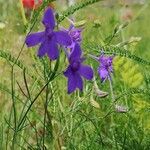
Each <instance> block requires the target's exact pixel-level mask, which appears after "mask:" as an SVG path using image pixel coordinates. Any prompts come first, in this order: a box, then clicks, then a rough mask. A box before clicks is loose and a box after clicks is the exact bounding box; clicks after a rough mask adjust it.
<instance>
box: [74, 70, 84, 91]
mask: <svg viewBox="0 0 150 150" xmlns="http://www.w3.org/2000/svg"><path fill="white" fill-rule="evenodd" d="M75 78H76V84H77V87H78V88H79V90H81V91H82V90H83V81H82V78H81V76H80V75H79V74H77V73H76V76H75Z"/></svg>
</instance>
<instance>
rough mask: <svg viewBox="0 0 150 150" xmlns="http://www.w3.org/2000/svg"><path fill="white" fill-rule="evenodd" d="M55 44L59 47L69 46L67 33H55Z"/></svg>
mask: <svg viewBox="0 0 150 150" xmlns="http://www.w3.org/2000/svg"><path fill="white" fill-rule="evenodd" d="M54 35H55V38H56V42H57V43H58V44H60V45H64V46H69V45H71V43H72V41H71V38H70V36H69V35H68V33H66V32H64V31H56V32H54Z"/></svg>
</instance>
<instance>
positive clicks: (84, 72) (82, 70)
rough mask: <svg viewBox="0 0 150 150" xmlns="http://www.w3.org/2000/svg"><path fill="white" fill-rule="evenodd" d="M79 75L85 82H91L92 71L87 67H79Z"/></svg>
mask: <svg viewBox="0 0 150 150" xmlns="http://www.w3.org/2000/svg"><path fill="white" fill-rule="evenodd" d="M79 73H80V75H81V76H83V77H84V78H86V79H87V80H91V79H92V78H93V70H92V68H91V67H89V66H85V65H81V66H80V69H79Z"/></svg>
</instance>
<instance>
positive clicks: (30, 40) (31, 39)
mask: <svg viewBox="0 0 150 150" xmlns="http://www.w3.org/2000/svg"><path fill="white" fill-rule="evenodd" d="M44 35H45V32H36V33H32V34H29V35H28V36H27V37H26V40H25V43H26V45H27V46H28V47H32V46H35V45H37V44H39V43H41V42H42V41H43V39H44Z"/></svg>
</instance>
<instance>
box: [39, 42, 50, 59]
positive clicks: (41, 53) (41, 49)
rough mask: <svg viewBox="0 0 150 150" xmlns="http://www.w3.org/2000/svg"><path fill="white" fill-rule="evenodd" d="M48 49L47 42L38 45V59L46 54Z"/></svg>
mask: <svg viewBox="0 0 150 150" xmlns="http://www.w3.org/2000/svg"><path fill="white" fill-rule="evenodd" d="M48 49H49V45H48V43H47V41H44V42H43V43H42V44H41V45H40V47H39V50H38V53H37V55H38V56H39V57H43V56H44V55H45V54H46V52H47V50H48Z"/></svg>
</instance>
